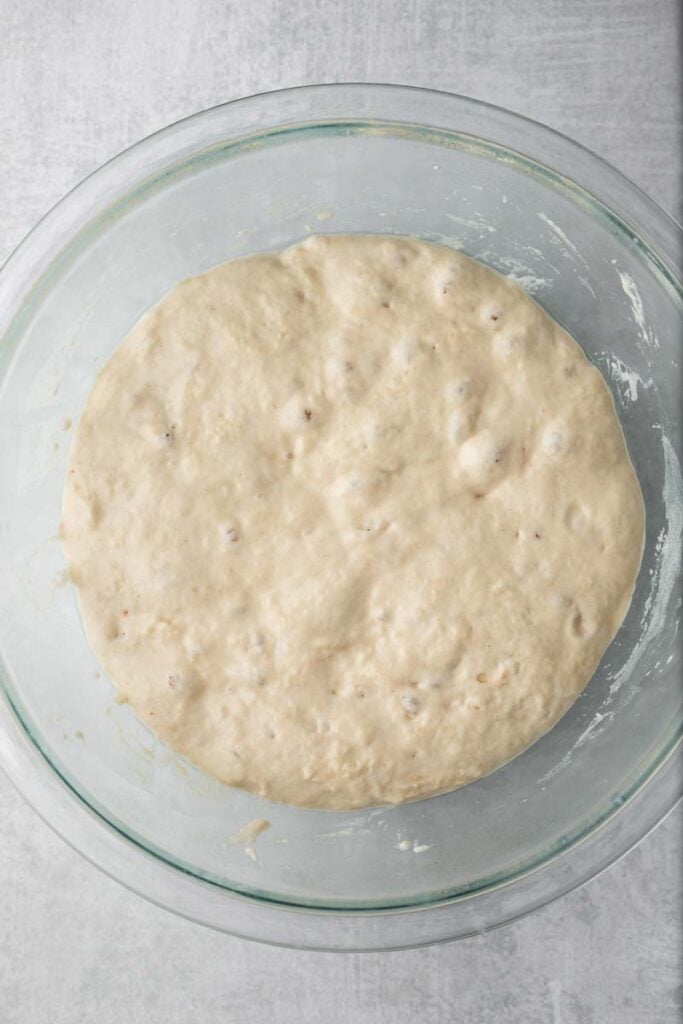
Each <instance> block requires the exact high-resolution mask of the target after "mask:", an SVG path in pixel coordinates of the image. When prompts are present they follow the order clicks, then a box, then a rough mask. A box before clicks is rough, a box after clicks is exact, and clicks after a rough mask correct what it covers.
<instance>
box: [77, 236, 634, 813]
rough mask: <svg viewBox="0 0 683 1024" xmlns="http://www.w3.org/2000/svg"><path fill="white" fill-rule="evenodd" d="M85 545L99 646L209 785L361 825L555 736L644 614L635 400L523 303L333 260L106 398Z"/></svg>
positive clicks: (86, 598)
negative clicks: (632, 434)
mask: <svg viewBox="0 0 683 1024" xmlns="http://www.w3.org/2000/svg"><path fill="white" fill-rule="evenodd" d="M62 531H63V542H64V545H65V550H66V554H67V558H68V562H69V564H70V568H71V573H72V578H73V580H74V582H75V584H76V586H77V588H78V596H79V603H80V608H81V611H82V614H83V618H84V620H85V625H86V629H87V635H88V638H89V641H90V644H91V646H92V648H93V650H94V651H95V653H96V654H97V656H98V657H99V659H100V660H101V662H102V664H103V665H104V666H105V668H106V669H107V671H108V672H109V674H110V675H111V677H112V678H113V679H114V681H115V683H116V685H117V687H118V688H119V690H120V692H121V694H122V695H123V696H124V698H125V699H127V700H128V701H129V702H130V704H131V706H132V707H133V709H134V710H135V712H136V713H137V714H138V715H139V716H140V718H141V719H142V720H143V721H144V722H145V723H146V724H147V725H148V726H149V727H150V729H152V730H153V731H154V732H155V733H157V734H158V735H159V736H160V737H161V738H162V739H163V740H165V741H166V742H167V743H168V744H169V745H170V746H171V747H173V748H174V749H175V750H177V751H180V752H181V753H182V754H184V755H186V756H187V757H188V758H190V759H191V760H192V761H194V762H195V763H196V764H197V765H199V766H201V767H202V768H203V769H205V770H206V771H207V772H209V773H210V774H211V775H214V776H216V777H217V778H219V779H221V780H223V781H225V782H226V783H230V784H232V785H236V786H243V787H245V788H247V789H249V790H252V791H254V792H257V793H260V794H263V795H265V796H267V797H270V798H272V799H275V800H281V801H286V802H288V803H292V804H300V805H308V806H317V807H326V808H351V807H361V806H365V805H371V804H379V803H384V802H399V801H402V800H407V799H411V798H415V797H420V796H426V795H429V794H434V793H438V792H439V791H443V790H447V789H450V788H453V787H456V786H460V785H462V784H464V783H466V782H469V781H471V780H473V779H476V778H478V777H479V776H481V775H484V774H485V773H487V772H490V771H491V770H492V769H493V768H495V767H496V766H497V765H500V764H501V763H503V762H505V761H507V760H509V759H510V758H511V757H513V756H514V755H515V754H517V753H518V752H519V751H521V750H522V749H523V748H524V747H526V746H527V745H528V744H529V743H531V742H532V741H533V740H535V739H536V738H537V737H538V736H539V735H541V733H544V732H545V731H546V730H548V729H549V728H550V727H551V726H552V725H553V723H554V722H556V721H557V719H558V718H559V717H560V715H561V714H562V713H563V711H565V709H566V708H567V707H568V705H569V704H570V703H571V702H572V701H573V700H574V698H575V697H576V696H577V694H578V693H579V692H580V691H581V690H582V689H583V687H584V686H585V685H586V682H587V681H588V679H589V678H590V676H591V674H592V673H593V671H594V669H595V668H596V666H597V663H598V661H599V659H600V657H601V655H602V654H603V652H604V650H605V648H606V647H607V645H608V643H609V641H610V640H611V638H612V637H613V635H614V633H615V632H616V630H617V628H618V626H619V624H620V622H621V620H622V618H623V616H624V614H625V611H626V609H627V607H628V603H629V600H630V597H631V594H632V590H633V587H634V582H635V577H636V573H637V570H638V566H639V562H640V557H641V550H642V540H643V506H642V500H641V495H640V488H639V486H638V482H637V479H636V476H635V474H634V471H633V467H632V465H631V462H630V460H629V457H628V454H627V450H626V447H625V443H624V438H623V435H622V431H621V427H620V425H619V422H618V420H617V416H616V413H615V410H614V406H613V403H612V399H611V397H610V394H609V392H608V389H607V387H606V385H605V383H604V381H603V379H602V377H601V375H600V373H599V372H598V370H597V369H595V368H594V367H593V366H591V365H590V364H589V362H588V361H587V360H586V358H585V357H584V355H583V353H582V350H581V349H580V348H579V346H578V345H577V344H576V342H574V341H573V340H572V339H571V338H570V337H569V336H568V335H567V334H566V333H565V332H564V331H563V330H562V329H561V328H560V327H559V326H558V325H557V324H556V323H555V322H554V321H552V320H551V319H550V318H549V317H548V316H547V315H546V314H545V313H544V312H543V311H542V310H541V309H540V308H539V307H538V306H537V305H536V304H535V303H534V302H533V301H532V300H531V299H530V298H529V297H528V296H527V295H526V294H525V293H524V292H523V291H522V290H521V289H520V288H519V287H518V286H517V285H515V284H513V283H512V282H510V281H508V280H506V279H504V278H502V277H499V276H498V275H497V274H495V273H494V272H493V271H491V270H489V269H487V268H486V267H484V266H482V265H480V264H478V263H476V262H474V261H472V260H470V259H468V258H466V257H464V256H461V255H459V254H457V253H456V252H453V251H451V250H449V249H445V248H442V247H439V246H434V245H428V244H425V243H420V242H417V241H413V240H410V239H402V238H389V237H382V236H376V237H365V236H336V237H335V236H328V237H324V236H323V237H315V238H309V239H307V240H306V241H305V242H302V243H301V244H299V245H297V246H295V247H294V248H291V249H288V250H287V251H285V252H283V253H280V254H274V255H263V256H256V257H252V258H250V259H244V260H238V261H235V262H231V263H225V264H223V265H222V266H219V267H216V268H215V269H213V270H211V271H209V272H208V273H205V274H203V275H201V276H200V277H196V278H194V279H191V280H187V281H184V282H182V283H181V284H179V285H178V286H177V287H176V288H174V289H173V290H172V291H171V292H170V293H169V294H168V295H167V296H166V297H165V298H164V299H163V300H162V301H161V303H160V304H159V305H158V306H156V307H155V308H154V309H153V310H152V311H151V312H149V313H148V314H147V315H146V316H145V317H144V318H143V319H142V320H141V321H140V322H139V323H138V325H137V326H136V327H135V328H134V330H133V331H132V332H131V334H130V335H129V336H128V337H127V338H126V339H125V340H124V342H123V343H122V344H121V345H120V346H119V348H117V350H116V351H115V352H114V354H113V356H112V357H111V359H110V360H109V362H108V363H107V365H106V366H105V367H104V369H103V370H102V372H101V373H100V375H99V377H98V379H97V382H96V384H95V387H94V389H93V391H92V393H91V395H90V397H89V399H88V402H87V405H86V408H85V411H84V413H83V415H82V416H81V419H80V422H79V424H78V430H77V432H76V436H75V439H74V443H73V447H72V450H71V455H70V467H69V472H68V477H67V483H66V487H65V493H64V517H63V527H62Z"/></svg>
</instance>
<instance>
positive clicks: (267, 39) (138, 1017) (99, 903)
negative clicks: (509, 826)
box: [0, 0, 683, 1024]
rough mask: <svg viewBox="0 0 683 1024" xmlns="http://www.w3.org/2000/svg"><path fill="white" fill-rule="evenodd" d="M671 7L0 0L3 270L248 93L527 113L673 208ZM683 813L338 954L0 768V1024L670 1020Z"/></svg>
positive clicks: (614, 2)
mask: <svg viewBox="0 0 683 1024" xmlns="http://www.w3.org/2000/svg"><path fill="white" fill-rule="evenodd" d="M677 10H678V4H677V3H676V2H675V0H650V2H649V3H643V2H642V0H547V2H546V3H538V2H536V0H521V2H520V0H518V2H513V0H471V2H461V0H457V2H456V0H433V2H430V0H403V2H400V0H399V2H390V0H384V2H383V0H289V2H278V0H236V2H220V0H110V2H108V3H105V2H102V0H0V182H1V184H2V187H1V188H0V261H2V260H3V259H4V258H5V257H6V256H7V255H8V254H9V252H10V251H11V249H12V248H13V246H14V245H15V244H16V243H18V242H19V241H20V239H21V237H22V236H23V235H24V234H25V233H26V231H27V230H28V229H29V228H30V227H31V226H32V224H33V223H34V222H35V221H36V220H37V219H38V217H40V216H41V214H43V213H44V212H45V211H46V210H47V209H48V208H49V207H50V206H51V205H52V204H53V203H54V202H55V201H56V200H57V199H58V198H59V197H60V196H61V195H62V194H63V193H64V192H65V191H66V190H67V189H69V188H70V187H71V186H72V185H74V184H75V183H76V182H77V181H78V180H79V179H80V178H81V177H83V175H85V174H86V173H88V172H89V171H91V170H92V169H94V168H95V167H96V166H97V165H99V164H100V163H102V161H104V160H106V159H107V158H108V157H110V156H112V155H114V154H115V153H117V152H118V151H119V150H120V149H122V148H123V147H124V146H127V145H129V144H130V143H132V142H134V141H136V140H137V139H139V138H141V137H142V136H144V135H146V134H148V133H149V132H151V131H153V130H154V129H156V128H158V127H161V126H162V125H164V124H167V123H168V122H170V121H173V120H176V119H177V118H179V117H182V116H183V115H185V114H189V113H192V112H193V111H195V110H198V109H200V108H202V107H206V106H209V105H211V104H214V103H217V102H220V101H223V100H227V99H230V98H233V97H235V96H239V95H244V94H248V93H252V92H256V91H260V90H263V89H272V88H277V87H281V86H285V85H293V84H301V83H306V82H314V81H342V80H368V81H373V80H374V81H391V82H404V83H409V84H416V85H424V86H433V87H437V88H442V89H449V90H452V91H456V92H462V93H467V94H470V95H473V96H476V97H479V98H482V99H486V100H489V101H491V102H494V103H500V104H502V105H503V106H507V107H510V108H511V109H513V110H517V111H519V112H521V113H524V114H527V115H528V116H530V117H534V118H537V119H539V120H541V121H544V122H546V123H547V124H550V125H552V126H553V127H555V128H558V129H560V130H561V131H564V132H566V133H567V134H569V135H571V136H573V137H574V138H576V139H578V140H579V141H581V142H583V143H585V144H586V145H588V146H589V147H591V148H592V149H594V150H596V151H597V152H598V153H600V154H601V155H603V156H605V157H606V158H607V159H608V160H610V161H611V162H612V163H613V164H615V165H616V166H617V167H619V168H620V169H621V170H622V171H623V172H624V173H626V174H627V175H628V176H629V177H631V178H632V179H633V180H634V181H636V182H637V183H638V184H640V185H641V186H642V187H644V188H645V189H646V190H647V191H648V192H650V193H651V194H652V195H653V196H654V197H655V198H656V199H657V200H658V201H659V202H660V203H661V204H662V205H663V206H664V207H665V208H666V209H668V210H669V211H670V212H673V213H674V214H679V213H680V209H681V194H680V172H681V85H680V69H679V62H680V26H679V25H678V24H677V22H676V15H677ZM682 825H683V813H682V812H681V810H680V809H679V810H677V811H676V812H675V813H674V814H673V815H672V816H671V817H670V818H669V819H668V820H667V821H666V822H665V823H664V824H663V825H662V826H660V827H659V828H658V829H657V830H656V831H655V833H654V834H653V835H651V836H650V837H648V838H647V839H646V840H645V841H644V842H643V843H641V845H640V846H639V847H638V848H637V849H636V850H634V851H633V852H631V853H630V854H629V855H628V856H627V857H625V858H624V859H623V860H622V861H621V863H619V864H617V865H615V866H614V867H613V868H612V869H610V871H608V872H607V873H606V874H604V875H603V876H602V877H601V878H599V879H596V880H595V881H593V882H592V883H590V884H589V885H587V886H585V887H584V888H583V889H582V890H581V891H579V892H576V893H574V894H572V895H570V896H568V897H566V898H565V899H563V900H561V901H559V902H558V903H556V904H554V905H553V906H551V907H548V908H546V909H545V910H543V911H540V912H539V913H537V914H535V915H533V916H532V917H530V918H528V919H527V920H525V921H522V922H519V923H517V924H514V925H511V926H508V927H507V928H504V929H502V930H500V931H498V932H495V933H492V934H490V935H487V936H483V937H481V938H477V939H472V940H468V941H466V942H462V943H458V944H455V945H449V946H442V947H435V948H431V949H425V950H417V951H413V952H406V953H398V954H371V955H368V954H366V955H353V956H346V957H333V956H331V955H328V954H311V953H297V952H292V951H286V950H278V949H268V948H265V947H259V946H256V945H253V944H249V943H245V942H242V941H239V940H236V939H232V938H229V937H226V936H221V935H216V934H213V933H211V932H209V931H206V930H204V929H202V928H199V927H197V926H195V925H192V924H189V923H187V922H185V921H180V920H176V919H175V918H173V917H172V916H171V915H170V914H167V913H166V912H164V911H162V910H159V909H157V908H155V907H152V906H149V905H147V904H146V903H144V902H143V901H142V900H140V899H139V898H138V897H136V896H133V895H131V894H130V893H128V892H126V891H125V890H124V889H122V888H121V887H119V886H118V885H116V884H115V883H113V882H111V881H109V880H108V879H107V878H105V877H104V876H102V875H101V874H99V873H98V872H97V871H96V870H95V869H94V868H92V867H90V866H89V865H88V864H86V863H85V862H83V861H82V860H81V859H80V858H79V857H77V856H76V855H75V854H74V853H73V852H72V851H71V850H70V849H69V848H68V847H67V846H66V845H65V844H64V843H62V842H61V841H60V840H59V839H57V838H56V837H55V836H54V835H53V834H52V833H51V832H50V831H49V830H48V829H47V828H46V826H45V825H43V824H42V823H41V822H40V821H39V820H38V818H37V817H36V816H35V815H34V814H33V812H32V811H31V810H30V809H29V808H28V807H27V806H26V805H25V804H24V803H23V802H22V800H21V799H20V798H19V797H18V796H17V794H16V793H15V792H14V791H13V789H12V788H11V787H10V785H9V783H8V782H7V781H6V780H5V779H4V777H0V1022H1V1024H41V1022H43V1021H45V1022H49V1024H80V1022H84V1024H85V1022H88V1024H89V1022H91V1021H95V1020H96V1021H97V1022H98V1024H109V1022H112V1024H114V1022H116V1024H118V1022H119V1021H125V1022H126V1024H148V1022H149V1024H152V1022H157V1021H158V1022H164V1024H187V1022H200V1024H214V1022H219V1021H220V1022H221V1024H223V1022H225V1024H233V1022H235V1024H252V1022H254V1024H256V1022H259V1024H260V1022H262V1021H275V1022H289V1021H292V1022H293V1021H296V1022H297V1024H313V1022H318V1021H323V1020H324V1021H326V1022H327V1021H330V1022H344V1024H385V1022H387V1024H389V1022H391V1024H393V1022H399V1021H401V1022H403V1021H411V1022H412V1021H416V1022H419V1024H436V1022H439V1024H440V1022H450V1021H458V1022H459V1021H463V1022H464V1021H467V1022H468V1024H499V1022H502V1024H508V1022H509V1024H545V1022H553V1024H649V1022H652V1024H670V1022H674V1021H678V1020H680V1019H681V1014H682V1009H681V1007H682V1003H681V987H680V982H681V979H682V975H683V972H682V969H681V968H682V964H681V957H682V954H683V933H682V928H681V919H680V908H681V859H682V858H681V851H682V848H683V843H682V842H681V839H682V832H683V829H682Z"/></svg>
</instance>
